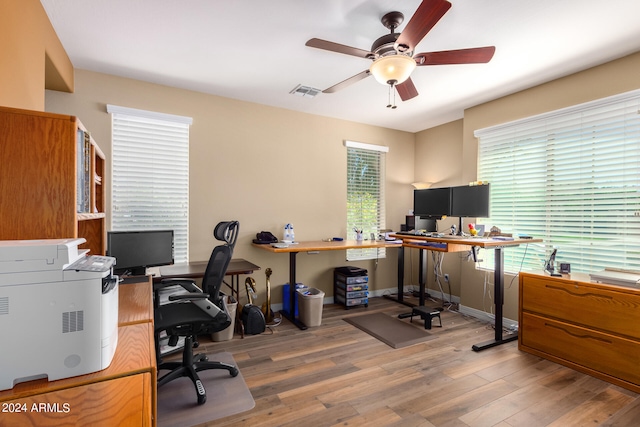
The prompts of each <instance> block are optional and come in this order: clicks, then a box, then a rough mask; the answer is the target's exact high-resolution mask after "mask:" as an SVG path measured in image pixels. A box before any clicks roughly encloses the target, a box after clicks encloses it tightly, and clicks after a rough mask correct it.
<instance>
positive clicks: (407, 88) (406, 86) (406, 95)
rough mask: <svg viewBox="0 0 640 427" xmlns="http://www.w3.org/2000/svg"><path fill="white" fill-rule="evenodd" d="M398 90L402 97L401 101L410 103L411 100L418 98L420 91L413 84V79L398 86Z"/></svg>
mask: <svg viewBox="0 0 640 427" xmlns="http://www.w3.org/2000/svg"><path fill="white" fill-rule="evenodd" d="M396 90H397V91H398V95H400V99H402V100H403V101H408V100H409V99H411V98H415V97H416V96H418V89H416V86H415V85H414V84H413V81H412V80H411V77H409V78H408V79H407V80H405V81H404V82H403V83H400V84H399V85H396Z"/></svg>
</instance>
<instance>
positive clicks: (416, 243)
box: [392, 234, 542, 351]
mask: <svg viewBox="0 0 640 427" xmlns="http://www.w3.org/2000/svg"><path fill="white" fill-rule="evenodd" d="M392 237H395V238H397V239H402V241H403V244H402V246H403V247H402V248H401V250H400V252H401V253H399V254H398V295H399V299H400V302H401V300H402V285H403V283H404V277H403V275H404V254H403V252H404V248H405V247H408V248H417V249H421V250H430V251H439V252H462V251H468V250H469V248H470V247H474V246H477V247H480V248H485V249H493V250H494V254H495V264H494V269H495V271H494V274H493V285H494V286H493V298H494V304H495V313H496V324H495V338H494V339H493V340H490V341H486V342H483V343H479V344H474V345H473V346H472V347H471V348H472V349H473V350H474V351H481V350H485V349H487V348H490V347H494V346H496V345H500V344H504V343H506V342H510V341H515V340H517V339H518V334H512V335H509V336H508V337H504V336H503V335H502V322H503V319H502V306H503V304H504V254H503V252H502V250H503V249H504V248H506V247H511V246H519V245H522V244H525V245H526V244H529V243H539V242H542V239H514V240H495V239H490V238H478V237H463V236H443V237H426V236H411V235H406V234H393V235H392ZM425 243H427V244H428V243H436V244H445V246H444V247H437V246H425ZM422 259H423V257H422V256H421V257H420V271H421V278H422V277H423V275H422V270H423V269H424V263H423V262H422ZM401 263H402V265H401ZM401 278H402V279H403V280H402V281H400V279H401ZM420 294H421V295H424V282H423V281H421V283H420Z"/></svg>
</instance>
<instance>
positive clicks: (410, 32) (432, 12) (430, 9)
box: [395, 0, 451, 52]
mask: <svg viewBox="0 0 640 427" xmlns="http://www.w3.org/2000/svg"><path fill="white" fill-rule="evenodd" d="M450 7H451V3H449V2H448V1H446V0H423V2H422V3H420V6H418V9H417V10H416V12H415V13H414V14H413V16H412V17H411V19H410V20H409V22H408V23H407V25H406V26H405V27H404V30H402V33H400V35H399V36H398V39H397V40H396V43H395V48H396V49H397V50H398V51H400V52H410V51H413V50H414V49H415V47H416V46H417V45H418V43H420V41H421V40H422V39H423V38H424V36H426V35H427V33H428V32H429V31H431V29H432V28H433V26H434V25H436V24H437V23H438V21H439V20H440V19H441V18H442V17H443V16H444V14H445V13H447V11H448V10H449V8H450Z"/></svg>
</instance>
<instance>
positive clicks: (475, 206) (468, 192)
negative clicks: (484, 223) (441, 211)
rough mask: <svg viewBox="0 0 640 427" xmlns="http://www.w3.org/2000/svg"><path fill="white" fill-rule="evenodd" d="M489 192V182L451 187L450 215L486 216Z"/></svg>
mask: <svg viewBox="0 0 640 427" xmlns="http://www.w3.org/2000/svg"><path fill="white" fill-rule="evenodd" d="M490 194H491V187H490V185H489V184H485V185H463V186H460V187H451V216H457V217H461V218H488V217H489V199H490Z"/></svg>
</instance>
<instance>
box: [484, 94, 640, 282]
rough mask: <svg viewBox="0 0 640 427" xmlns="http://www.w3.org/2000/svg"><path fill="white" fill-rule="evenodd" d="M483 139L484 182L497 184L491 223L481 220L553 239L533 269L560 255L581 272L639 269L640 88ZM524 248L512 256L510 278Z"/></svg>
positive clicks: (490, 132) (531, 260) (489, 132)
mask: <svg viewBox="0 0 640 427" xmlns="http://www.w3.org/2000/svg"><path fill="white" fill-rule="evenodd" d="M476 136H477V137H478V138H479V153H478V179H479V180H482V181H489V182H490V183H491V211H490V213H491V218H489V219H485V220H479V222H480V221H481V222H482V223H484V224H487V225H488V226H491V225H496V226H498V227H500V228H501V229H502V230H503V231H512V232H516V233H526V234H531V235H533V236H535V237H539V238H542V239H544V243H545V245H544V250H540V249H538V250H537V251H536V250H535V248H533V251H532V248H529V251H532V252H533V253H534V256H528V257H527V258H526V259H525V262H524V266H523V267H524V268H531V269H541V268H543V265H544V259H545V258H546V257H547V256H548V255H549V253H550V252H551V250H552V248H557V249H558V255H557V262H565V263H570V264H571V270H572V271H581V272H594V271H600V270H602V269H604V268H607V267H608V268H620V269H627V270H640V91H634V92H632V93H627V94H624V95H619V96H615V97H611V98H606V99H603V100H600V101H597V102H592V103H588V104H582V105H579V106H576V107H572V108H568V109H564V110H560V111H556V112H553V113H549V114H545V115H542V116H536V117H533V118H530V119H526V120H521V121H518V122H513V123H509V124H506V125H501V126H496V127H493V128H489V129H484V130H481V131H477V132H476ZM524 250H525V248H523V247H521V248H518V249H515V250H512V249H510V250H508V251H505V269H506V270H507V271H519V270H520V263H521V261H522V255H523V251H524ZM529 253H530V254H531V252H529ZM484 258H485V262H486V263H487V264H486V266H487V267H489V268H490V266H491V265H493V264H492V263H493V261H492V260H491V254H488V253H485V254H484Z"/></svg>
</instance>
